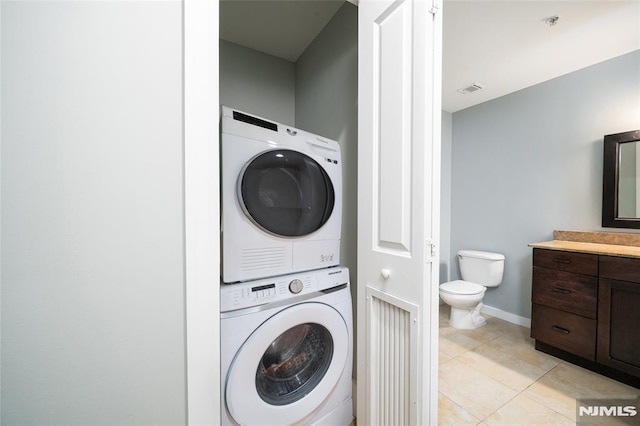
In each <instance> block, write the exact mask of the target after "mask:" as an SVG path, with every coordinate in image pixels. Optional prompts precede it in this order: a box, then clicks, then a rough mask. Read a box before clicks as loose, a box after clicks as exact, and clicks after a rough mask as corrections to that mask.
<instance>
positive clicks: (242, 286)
mask: <svg viewBox="0 0 640 426" xmlns="http://www.w3.org/2000/svg"><path fill="white" fill-rule="evenodd" d="M348 282H349V269H348V268H343V267H339V266H338V267H334V268H327V269H320V270H316V271H308V272H300V273H297V274H289V275H281V276H278V277H273V278H264V279H260V280H255V281H248V282H244V283H238V284H223V283H221V284H220V312H228V311H235V310H237V309H242V308H248V307H252V306H259V305H264V304H266V303H273V302H279V301H282V300H287V299H291V298H292V297H297V296H299V295H301V294H307V293H312V292H315V291H321V290H325V289H328V288H332V287H336V286H339V285H342V284H347V283H348Z"/></svg>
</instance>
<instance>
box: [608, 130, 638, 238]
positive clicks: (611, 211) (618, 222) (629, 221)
mask: <svg viewBox="0 0 640 426" xmlns="http://www.w3.org/2000/svg"><path fill="white" fill-rule="evenodd" d="M602 226H603V227H606V228H640V130H632V131H629V132H623V133H616V134H613V135H606V136H605V137H604V163H603V179H602Z"/></svg>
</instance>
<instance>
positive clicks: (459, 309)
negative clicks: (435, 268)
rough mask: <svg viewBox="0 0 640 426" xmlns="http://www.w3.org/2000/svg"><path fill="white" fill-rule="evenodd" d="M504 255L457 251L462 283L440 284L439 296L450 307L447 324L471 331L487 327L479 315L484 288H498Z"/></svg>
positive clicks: (459, 281) (457, 281)
mask: <svg viewBox="0 0 640 426" xmlns="http://www.w3.org/2000/svg"><path fill="white" fill-rule="evenodd" d="M504 259H505V258H504V255H502V254H499V253H490V252H486V251H475V250H460V251H459V252H458V262H460V273H461V274H462V280H456V281H449V282H447V283H444V284H440V297H441V298H442V300H444V302H445V303H446V304H447V305H449V306H451V316H450V317H449V324H451V326H452V327H455V328H464V329H474V328H478V327H480V326H482V325H484V324H486V322H487V320H486V319H484V317H482V316H480V309H481V308H482V298H483V297H484V292H485V291H487V287H497V286H499V285H500V283H501V282H502V275H503V273H504Z"/></svg>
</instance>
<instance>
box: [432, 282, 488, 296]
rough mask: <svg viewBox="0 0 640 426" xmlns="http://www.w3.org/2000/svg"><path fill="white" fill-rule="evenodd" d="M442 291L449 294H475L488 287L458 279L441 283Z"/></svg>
mask: <svg viewBox="0 0 640 426" xmlns="http://www.w3.org/2000/svg"><path fill="white" fill-rule="evenodd" d="M440 291H442V292H443V293H448V294H457V295H467V296H470V295H473V294H479V293H483V292H485V291H486V287H484V286H482V285H480V284H476V283H472V282H469V281H463V280H456V281H449V282H448V283H444V284H441V285H440Z"/></svg>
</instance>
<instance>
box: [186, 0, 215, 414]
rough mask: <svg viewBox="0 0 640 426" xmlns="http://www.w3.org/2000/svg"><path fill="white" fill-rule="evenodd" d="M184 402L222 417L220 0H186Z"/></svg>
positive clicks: (196, 410) (190, 411)
mask: <svg viewBox="0 0 640 426" xmlns="http://www.w3.org/2000/svg"><path fill="white" fill-rule="evenodd" d="M182 6H183V15H182V19H183V52H184V56H183V96H184V97H183V114H184V115H183V118H184V124H183V125H184V136H183V137H184V141H183V143H184V154H183V155H184V158H183V160H184V232H185V242H184V250H185V277H184V279H185V303H186V307H185V320H186V328H185V332H186V353H185V356H186V376H187V381H186V388H187V389H186V390H187V395H186V404H187V407H186V409H187V424H188V425H215V424H219V423H220V404H218V403H215V402H213V401H220V292H219V291H218V286H219V281H220V242H219V235H220V221H219V217H220V202H219V200H220V196H219V192H220V191H219V188H220V185H219V179H220V174H219V145H220V142H219V132H218V126H219V120H218V118H219V114H220V112H219V109H220V108H219V104H220V102H219V88H218V84H219V78H218V73H219V69H218V62H219V54H218V49H219V47H218V46H219V43H218V32H219V30H218V27H219V22H218V20H219V3H218V1H210V0H183V2H182Z"/></svg>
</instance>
